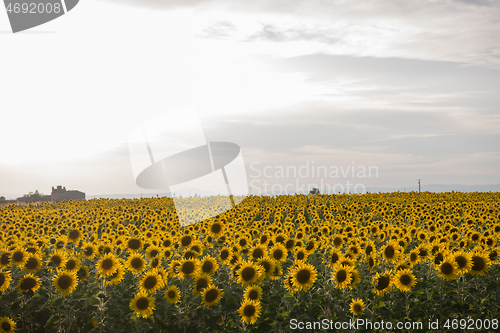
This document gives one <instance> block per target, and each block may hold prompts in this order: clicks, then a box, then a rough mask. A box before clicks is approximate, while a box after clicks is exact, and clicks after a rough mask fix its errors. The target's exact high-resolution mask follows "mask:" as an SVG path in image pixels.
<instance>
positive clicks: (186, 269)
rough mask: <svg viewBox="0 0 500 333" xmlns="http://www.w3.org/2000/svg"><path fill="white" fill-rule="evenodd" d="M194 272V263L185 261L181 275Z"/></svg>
mask: <svg viewBox="0 0 500 333" xmlns="http://www.w3.org/2000/svg"><path fill="white" fill-rule="evenodd" d="M193 272H194V263H193V262H192V261H187V262H185V263H184V264H183V265H182V273H184V274H187V275H189V274H192V273H193Z"/></svg>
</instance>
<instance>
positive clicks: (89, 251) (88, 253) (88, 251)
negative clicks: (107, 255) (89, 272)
mask: <svg viewBox="0 0 500 333" xmlns="http://www.w3.org/2000/svg"><path fill="white" fill-rule="evenodd" d="M82 249H83V252H82V255H83V256H84V257H85V258H87V259H93V258H94V257H95V256H96V255H97V252H98V251H97V247H96V246H95V245H94V244H92V243H85V244H84V245H83V247H82Z"/></svg>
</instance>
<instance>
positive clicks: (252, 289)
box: [243, 285, 262, 301]
mask: <svg viewBox="0 0 500 333" xmlns="http://www.w3.org/2000/svg"><path fill="white" fill-rule="evenodd" d="M261 296H262V288H261V287H260V286H259V285H249V286H248V287H246V288H245V291H244V292H243V297H244V298H245V299H249V300H252V301H259V300H260V298H261Z"/></svg>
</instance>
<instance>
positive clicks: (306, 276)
mask: <svg viewBox="0 0 500 333" xmlns="http://www.w3.org/2000/svg"><path fill="white" fill-rule="evenodd" d="M310 279H311V272H309V270H307V269H301V270H300V271H299V272H298V273H297V281H299V283H300V284H304V283H307V282H309V280H310Z"/></svg>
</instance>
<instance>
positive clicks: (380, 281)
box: [372, 272, 392, 295]
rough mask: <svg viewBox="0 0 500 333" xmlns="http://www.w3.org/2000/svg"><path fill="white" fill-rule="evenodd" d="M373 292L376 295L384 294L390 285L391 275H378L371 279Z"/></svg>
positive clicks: (386, 273)
mask: <svg viewBox="0 0 500 333" xmlns="http://www.w3.org/2000/svg"><path fill="white" fill-rule="evenodd" d="M372 283H373V291H374V292H375V294H377V295H383V294H385V293H386V292H387V291H388V290H389V289H390V287H391V285H392V279H391V275H390V274H389V273H388V272H385V273H383V274H381V273H379V274H377V275H376V276H374V277H373V279H372Z"/></svg>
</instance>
